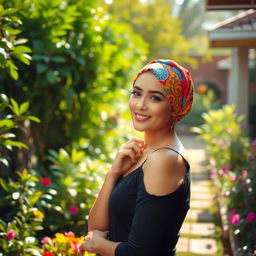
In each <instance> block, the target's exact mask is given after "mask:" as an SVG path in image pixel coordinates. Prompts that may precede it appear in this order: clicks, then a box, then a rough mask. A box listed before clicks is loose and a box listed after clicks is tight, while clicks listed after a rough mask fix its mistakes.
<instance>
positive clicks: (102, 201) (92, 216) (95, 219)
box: [88, 171, 119, 231]
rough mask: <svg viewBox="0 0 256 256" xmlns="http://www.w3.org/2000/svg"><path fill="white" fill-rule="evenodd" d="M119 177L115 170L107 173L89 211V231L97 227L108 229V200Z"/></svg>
mask: <svg viewBox="0 0 256 256" xmlns="http://www.w3.org/2000/svg"><path fill="white" fill-rule="evenodd" d="M118 177H119V175H118V174H116V173H114V172H111V171H110V172H108V173H107V175H106V178H105V181H104V183H103V186H102V188H101V190H100V193H99V195H98V197H97V199H96V201H95V203H94V205H93V207H92V208H91V210H90V213H89V218H88V231H91V230H95V229H97V230H102V231H104V230H108V228H109V213H108V201H109V197H110V194H111V192H112V190H113V188H114V186H115V183H116V181H117V179H118Z"/></svg>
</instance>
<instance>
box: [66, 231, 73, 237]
mask: <svg viewBox="0 0 256 256" xmlns="http://www.w3.org/2000/svg"><path fill="white" fill-rule="evenodd" d="M64 235H65V236H67V237H70V236H75V234H74V233H73V232H71V231H69V232H65V233H64Z"/></svg>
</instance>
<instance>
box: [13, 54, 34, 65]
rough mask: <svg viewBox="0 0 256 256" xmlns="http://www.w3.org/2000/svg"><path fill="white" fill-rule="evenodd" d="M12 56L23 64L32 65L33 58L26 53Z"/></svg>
mask: <svg viewBox="0 0 256 256" xmlns="http://www.w3.org/2000/svg"><path fill="white" fill-rule="evenodd" d="M11 55H12V56H14V57H15V58H17V59H19V60H20V61H21V62H23V63H24V64H26V65H29V64H30V60H31V57H30V56H29V55H28V54H26V53H12V54H11Z"/></svg>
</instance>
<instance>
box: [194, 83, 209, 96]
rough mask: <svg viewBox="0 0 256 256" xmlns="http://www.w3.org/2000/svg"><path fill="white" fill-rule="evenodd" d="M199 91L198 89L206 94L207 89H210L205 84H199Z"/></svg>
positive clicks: (200, 92)
mask: <svg viewBox="0 0 256 256" xmlns="http://www.w3.org/2000/svg"><path fill="white" fill-rule="evenodd" d="M197 91H198V93H199V94H206V93H207V91H208V87H207V85H205V84H201V85H199V86H198V90H197Z"/></svg>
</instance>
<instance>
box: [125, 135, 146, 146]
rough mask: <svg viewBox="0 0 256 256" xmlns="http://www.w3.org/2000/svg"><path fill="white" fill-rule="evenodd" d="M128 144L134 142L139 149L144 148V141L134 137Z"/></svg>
mask: <svg viewBox="0 0 256 256" xmlns="http://www.w3.org/2000/svg"><path fill="white" fill-rule="evenodd" d="M129 142H136V143H137V144H138V145H139V146H140V148H141V149H143V148H144V146H145V143H144V140H142V139H139V138H136V137H133V138H132V139H131V140H129ZM129 142H128V143H129Z"/></svg>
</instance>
